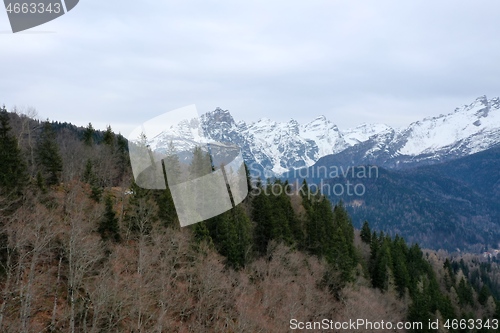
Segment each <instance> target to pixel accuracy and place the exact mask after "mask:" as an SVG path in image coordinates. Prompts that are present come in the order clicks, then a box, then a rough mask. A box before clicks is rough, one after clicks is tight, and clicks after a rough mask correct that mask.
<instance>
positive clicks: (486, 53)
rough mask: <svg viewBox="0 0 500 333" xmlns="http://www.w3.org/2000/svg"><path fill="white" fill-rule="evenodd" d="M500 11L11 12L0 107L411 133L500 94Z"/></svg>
mask: <svg viewBox="0 0 500 333" xmlns="http://www.w3.org/2000/svg"><path fill="white" fill-rule="evenodd" d="M498 13H500V1H498V0H488V1H486V0H476V1H456V0H453V1H452V0H449V1H446V0H442V1H421V0H418V1H417V0H415V1H413V0H407V1H400V0H399V1H398V0H387V1H384V0H377V1H372V0H370V1H349V0H345V1H333V0H329V1H317V0H308V1H289V0H288V1H273V0H268V1H258V0H257V1H256V0H252V1H236V0H220V1H207V0H203V1H190V0H185V1H158V0H154V1H153V0H137V1H124V0H121V1H118V0H107V1H102V0H99V1H98V0H81V1H80V3H79V4H78V5H77V6H76V7H75V8H74V9H73V10H72V11H70V12H69V13H67V14H66V15H64V16H62V17H60V18H58V19H56V20H54V21H52V22H49V23H47V24H44V25H41V26H39V27H35V28H33V29H30V30H28V31H26V32H24V33H17V34H12V33H11V32H10V25H9V22H8V18H7V14H6V12H5V11H4V10H0V41H1V42H0V103H4V104H6V106H7V107H8V108H12V107H13V106H15V105H16V106H18V107H19V108H21V109H22V108H27V107H35V108H36V110H37V111H38V114H39V117H40V118H41V119H46V118H49V119H51V120H58V121H68V122H72V123H75V124H78V125H84V124H87V123H88V122H92V123H93V124H94V126H95V127H98V128H104V127H105V125H106V124H111V126H112V127H113V129H115V130H117V131H121V132H122V133H123V134H125V135H126V134H128V132H129V131H130V130H131V129H132V128H133V127H135V126H136V125H138V124H140V123H142V122H144V121H146V120H148V119H149V118H152V117H154V116H157V115H159V114H162V113H164V112H167V111H170V110H172V109H176V108H179V107H183V106H186V105H189V104H196V106H197V108H198V111H199V112H200V113H204V112H207V111H210V110H213V109H215V108H216V107H221V108H223V109H228V110H229V111H230V112H231V114H232V115H233V117H234V118H235V119H236V121H238V120H245V121H255V120H257V119H259V118H261V117H268V118H271V119H274V120H278V121H287V120H289V119H290V118H295V119H297V120H298V121H300V122H307V121H310V120H312V119H314V118H315V117H316V116H318V115H325V116H326V117H327V118H329V119H330V120H332V121H333V122H334V123H336V124H337V125H339V127H340V128H341V129H342V128H347V127H351V126H356V125H359V124H361V123H363V122H368V123H370V122H377V123H379V122H381V123H386V124H388V125H392V126H403V125H407V124H409V123H410V122H412V121H416V120H418V119H420V118H423V117H425V116H433V115H438V114H440V113H448V112H452V111H453V110H454V109H455V108H456V107H458V106H461V105H463V104H469V103H471V102H472V101H474V99H475V98H476V97H478V96H480V95H487V96H488V97H489V98H491V97H496V96H499V95H500V21H499V19H498Z"/></svg>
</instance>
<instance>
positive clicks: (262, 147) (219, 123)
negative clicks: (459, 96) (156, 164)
mask: <svg viewBox="0 0 500 333" xmlns="http://www.w3.org/2000/svg"><path fill="white" fill-rule="evenodd" d="M176 136H183V137H184V138H187V140H183V141H182V142H183V143H182V144H183V146H182V149H186V150H188V149H192V147H190V145H194V144H192V143H190V142H191V141H192V142H194V141H196V140H198V142H207V141H209V140H215V141H220V142H229V143H232V144H235V145H237V146H239V147H241V149H242V153H243V157H244V159H245V161H246V162H247V164H248V165H249V166H250V169H252V170H253V171H255V170H257V171H258V173H260V175H261V176H266V177H269V176H272V175H277V174H280V173H283V172H286V171H288V170H290V169H296V168H302V167H308V166H311V165H313V164H314V163H316V162H317V161H318V160H319V159H320V158H322V157H324V156H326V155H332V154H339V153H342V154H343V155H344V156H348V155H349V154H351V155H352V156H351V155H349V156H351V157H349V158H348V159H347V160H350V161H351V163H354V164H356V163H358V164H363V163H379V165H384V166H388V167H399V166H401V165H402V164H404V163H407V161H411V163H414V162H415V163H416V162H418V161H424V162H426V163H427V162H429V163H431V162H435V161H439V160H443V159H445V158H451V157H453V156H457V157H458V156H465V155H468V154H472V153H474V152H478V151H481V150H484V149H487V148H489V147H492V146H493V145H496V144H499V143H500V98H498V97H497V98H493V99H489V100H488V98H487V97H486V96H481V97H478V98H477V99H476V100H475V101H473V102H472V103H471V104H468V105H464V106H462V107H459V108H457V109H455V111H454V112H451V113H448V114H445V115H443V114H442V115H439V116H435V117H427V118H424V119H422V120H420V121H416V122H413V123H411V124H410V125H409V126H408V127H406V128H402V129H394V128H392V127H390V126H388V125H385V124H361V125H359V126H356V127H354V128H349V129H346V130H341V129H339V128H338V127H337V125H335V124H334V123H333V122H331V121H330V120H329V119H328V118H327V117H325V116H324V115H322V116H318V117H316V118H315V119H313V120H312V121H310V122H308V123H306V124H300V123H299V122H297V121H296V120H294V119H290V120H289V121H285V122H276V121H274V120H271V119H269V118H261V119H259V120H258V121H256V122H252V123H246V122H244V121H242V120H241V121H238V122H235V120H234V119H233V117H232V115H231V114H230V112H229V111H228V110H223V109H221V108H216V109H215V110H213V111H211V112H207V113H205V114H203V115H202V116H201V117H200V118H199V122H196V121H188V122H185V123H181V124H179V127H178V128H175V129H169V130H168V131H165V132H164V133H163V134H161V135H159V136H158V137H156V138H154V140H152V143H151V145H152V147H156V148H157V149H160V148H161V146H164V145H165V143H166V142H168V140H175V137H176ZM346 154H347V155H346ZM344 160H345V159H344ZM405 161H406V162H405ZM266 172H267V173H266ZM254 173H255V172H254Z"/></svg>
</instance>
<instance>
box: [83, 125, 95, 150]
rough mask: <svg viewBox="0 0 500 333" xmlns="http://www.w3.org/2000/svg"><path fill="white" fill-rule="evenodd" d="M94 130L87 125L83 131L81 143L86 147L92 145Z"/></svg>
mask: <svg viewBox="0 0 500 333" xmlns="http://www.w3.org/2000/svg"><path fill="white" fill-rule="evenodd" d="M94 135H95V129H94V126H92V123H89V124H88V125H87V127H86V128H85V129H84V130H83V143H85V145H87V146H92V145H93V144H94Z"/></svg>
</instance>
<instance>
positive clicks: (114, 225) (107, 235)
mask: <svg viewBox="0 0 500 333" xmlns="http://www.w3.org/2000/svg"><path fill="white" fill-rule="evenodd" d="M104 205H105V211H104V216H103V218H102V219H101V221H100V223H99V228H98V231H99V233H100V234H101V238H102V239H103V240H113V241H115V242H119V241H120V233H119V227H118V218H117V217H116V214H115V211H114V210H113V199H112V197H111V196H110V195H107V196H106V198H105V200H104Z"/></svg>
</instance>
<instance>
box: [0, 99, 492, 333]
mask: <svg viewBox="0 0 500 333" xmlns="http://www.w3.org/2000/svg"><path fill="white" fill-rule="evenodd" d="M127 149H128V146H127V142H126V140H125V139H124V138H123V137H122V136H121V135H116V134H115V133H113V131H112V129H111V127H108V129H107V130H106V131H104V132H100V131H95V130H94V129H93V127H92V125H91V124H89V125H88V126H87V127H86V128H77V127H75V126H73V125H70V124H61V123H54V122H48V121H45V122H40V121H36V120H33V119H31V118H29V117H27V116H23V115H18V114H15V113H8V112H7V111H6V110H5V109H2V110H1V111H0V228H1V229H0V292H1V294H2V298H1V299H0V331H1V332H71V333H73V332H287V331H290V330H291V324H290V323H291V320H292V319H295V320H297V321H300V322H315V321H317V322H319V321H322V320H323V319H328V320H333V321H338V322H345V321H349V320H357V319H364V320H367V321H371V322H380V321H382V320H383V321H384V322H391V323H394V325H395V324H396V323H398V322H404V321H409V322H422V323H423V326H422V328H421V329H413V330H412V329H408V330H407V331H415V332H438V331H439V332H446V331H450V332H495V331H497V330H496V327H497V326H496V324H498V319H499V318H500V303H499V300H500V298H499V296H500V289H499V285H500V282H499V281H500V272H499V270H500V268H499V265H498V263H497V262H496V260H489V261H486V260H482V261H481V260H480V259H479V258H477V257H474V256H471V255H469V256H462V257H450V256H449V255H448V254H447V253H446V252H443V251H440V252H434V251H427V250H424V251H422V249H421V248H420V247H419V245H417V244H407V243H406V241H405V240H404V239H403V238H401V237H399V236H392V237H390V236H388V235H387V234H385V233H383V232H379V231H377V230H372V229H371V228H370V225H369V223H368V222H366V223H365V224H364V225H363V227H362V228H361V230H355V228H354V227H353V223H352V220H351V218H350V216H349V215H348V212H347V210H346V208H345V207H344V204H343V203H342V202H334V203H332V202H330V201H329V200H328V199H327V198H325V197H324V196H321V195H319V194H315V193H313V192H312V191H310V190H309V187H308V185H307V183H306V182H304V183H302V184H301V186H299V187H294V186H292V185H291V184H288V183H286V182H281V181H273V182H270V181H266V180H259V179H257V180H252V179H248V186H249V190H250V193H251V194H250V195H249V197H247V199H246V200H245V201H244V202H243V203H242V204H240V205H238V206H237V207H235V208H234V209H232V210H230V211H228V212H226V213H224V214H221V215H219V216H216V217H214V218H212V219H210V220H207V221H204V222H201V223H197V224H194V225H192V226H190V227H185V228H179V222H178V220H177V216H176V213H175V209H174V205H173V201H172V198H171V196H170V192H169V190H168V189H167V190H163V191H160V190H146V189H142V188H140V187H138V186H137V185H136V184H135V183H134V182H133V177H132V176H131V171H130V165H129V164H130V162H129V160H128V152H127ZM195 163H196V162H195V160H193V162H192V163H191V165H189V166H186V170H187V172H194V170H195V169H196V168H197V166H196V164H195ZM379 209H381V210H384V209H386V207H384V206H383V204H381V206H380V207H379ZM437 319H439V320H440V326H441V327H440V328H439V330H437V329H433V328H429V327H428V322H429V320H431V321H435V320H437ZM469 319H474V320H475V321H474V329H469V328H460V325H458V326H457V325H452V320H458V322H459V321H460V320H469ZM447 320H449V321H447ZM476 320H481V323H482V325H481V326H482V328H480V329H479V326H478V325H477V324H476ZM462 322H465V321H462ZM446 323H448V326H449V329H446V328H445V327H444V325H445V324H446ZM486 323H487V324H486ZM495 323H496V324H495ZM317 331H320V330H319V329H318V330H317ZM331 331H334V330H333V329H332V330H331ZM342 331H345V332H360V331H362V332H372V331H373V332H375V331H377V332H379V331H381V330H375V329H368V328H364V329H351V328H348V329H345V330H342ZM382 331H386V332H402V331H405V330H396V329H395V328H393V329H386V330H382Z"/></svg>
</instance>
